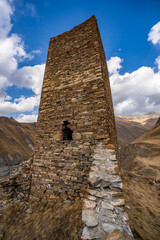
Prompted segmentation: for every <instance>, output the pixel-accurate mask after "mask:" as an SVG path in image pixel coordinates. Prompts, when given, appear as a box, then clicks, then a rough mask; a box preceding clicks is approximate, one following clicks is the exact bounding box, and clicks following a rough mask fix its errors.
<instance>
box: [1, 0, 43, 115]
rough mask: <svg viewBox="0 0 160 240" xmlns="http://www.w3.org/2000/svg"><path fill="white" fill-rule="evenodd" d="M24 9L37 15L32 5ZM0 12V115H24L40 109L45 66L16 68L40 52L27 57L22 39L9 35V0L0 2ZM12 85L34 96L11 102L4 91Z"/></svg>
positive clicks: (10, 4) (12, 11) (11, 9)
mask: <svg viewBox="0 0 160 240" xmlns="http://www.w3.org/2000/svg"><path fill="white" fill-rule="evenodd" d="M26 6H27V9H28V10H29V11H30V12H31V15H32V16H33V15H34V16H35V15H36V14H37V13H36V9H35V6H34V5H33V4H28V5H26ZM0 12H1V14H0V115H1V116H3V115H8V114H12V113H17V112H18V113H20V114H23V113H25V112H30V111H33V110H34V108H35V107H37V106H38V105H39V99H40V91H41V85H42V80H43V74H44V67H45V65H44V64H39V65H35V66H24V67H22V68H18V65H19V62H22V61H24V60H25V59H32V58H33V54H38V53H40V50H38V49H37V50H33V51H32V52H31V53H27V52H26V51H25V45H24V42H23V40H22V38H21V37H20V36H19V35H18V34H15V33H12V34H11V29H12V26H13V25H12V23H11V18H12V15H13V13H14V8H13V6H12V1H11V0H0ZM13 85H16V86H18V87H19V88H28V89H32V91H33V92H34V93H35V94H36V95H35V96H33V97H24V96H22V97H21V98H19V99H12V97H11V96H8V95H7V87H11V86H13ZM20 116H21V117H20V119H25V118H27V117H25V115H24V114H23V117H22V115H20ZM26 116H29V115H26Z"/></svg>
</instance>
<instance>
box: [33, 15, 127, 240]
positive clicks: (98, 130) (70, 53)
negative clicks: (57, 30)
mask: <svg viewBox="0 0 160 240" xmlns="http://www.w3.org/2000/svg"><path fill="white" fill-rule="evenodd" d="M116 151H117V139H116V130H115V119H114V111H113V105H112V97H111V90H110V84H109V77H108V70H107V65H106V57H105V53H104V49H103V45H102V42H101V37H100V34H99V30H98V26H97V21H96V18H95V17H94V16H92V17H91V18H90V19H88V20H87V21H85V22H84V23H82V24H80V25H78V26H76V27H74V28H73V29H72V30H70V31H68V32H65V33H63V34H61V35H59V36H57V37H54V38H51V39H50V44H49V50H48V56H47V62H46V68H45V74H44V81H43V88H42V94H41V102H40V108H39V115H38V124H37V136H36V144H35V156H34V161H33V175H32V187H31V197H32V198H33V199H37V200H38V199H40V200H43V201H44V202H50V201H51V202H54V201H64V202H65V201H75V200H78V199H81V198H83V199H86V200H85V203H84V210H83V212H82V218H83V221H84V222H85V224H86V228H85V229H84V233H83V237H82V238H83V239H93V238H94V236H96V235H95V234H100V235H101V237H102V236H104V234H106V233H109V232H111V230H114V229H115V228H119V229H120V228H121V229H124V230H125V231H126V232H128V233H129V234H130V230H129V227H128V225H127V224H126V223H125V221H124V219H123V218H125V215H124V214H125V213H124V212H123V208H122V206H123V205H124V200H123V199H121V195H122V192H121V188H122V184H121V179H120V177H119V174H118V172H117V170H118V164H117V160H116ZM116 208H117V211H119V212H118V213H116ZM96 209H98V210H96ZM105 211H106V215H103V213H104V212H105ZM107 211H109V213H107ZM120 214H121V217H119V215H120ZM90 216H91V217H92V222H90V220H89V219H90ZM108 216H109V220H108ZM115 216H117V223H116V224H115V221H114V220H113V218H115ZM90 228H92V231H91V229H90ZM93 228H94V229H93ZM87 234H88V235H87ZM100 239H101V238H100Z"/></svg>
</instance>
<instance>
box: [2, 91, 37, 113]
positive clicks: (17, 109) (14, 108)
mask: <svg viewBox="0 0 160 240" xmlns="http://www.w3.org/2000/svg"><path fill="white" fill-rule="evenodd" d="M5 100H7V99H4V98H3V99H2V98H1V99H0V116H4V115H8V114H11V113H23V112H30V111H33V110H34V108H35V107H38V106H39V100H40V96H39V95H37V96H33V97H28V98H26V97H24V96H21V97H20V98H18V99H15V100H14V102H10V101H5Z"/></svg>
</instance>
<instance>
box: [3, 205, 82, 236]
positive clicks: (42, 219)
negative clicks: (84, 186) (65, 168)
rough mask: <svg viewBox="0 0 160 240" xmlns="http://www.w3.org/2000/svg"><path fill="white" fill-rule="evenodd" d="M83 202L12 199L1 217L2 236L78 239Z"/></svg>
mask: <svg viewBox="0 0 160 240" xmlns="http://www.w3.org/2000/svg"><path fill="white" fill-rule="evenodd" d="M81 212H82V203H81V202H76V203H74V204H71V203H65V204H64V203H63V204H62V203H56V204H52V205H43V204H41V203H39V204H38V203H36V204H35V203H34V205H33V204H30V205H29V204H26V203H21V204H19V203H12V204H10V205H9V206H8V208H7V209H6V210H4V211H3V213H2V217H1V223H2V233H3V236H2V238H1V239H2V240H19V239H22V240H78V239H80V231H81V229H82V226H83V225H82V220H81Z"/></svg>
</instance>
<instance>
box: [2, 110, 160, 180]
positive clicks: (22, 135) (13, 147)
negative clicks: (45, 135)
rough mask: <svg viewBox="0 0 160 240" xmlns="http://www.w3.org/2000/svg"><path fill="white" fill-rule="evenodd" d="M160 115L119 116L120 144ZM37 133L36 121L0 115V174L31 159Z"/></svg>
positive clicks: (146, 127)
mask: <svg viewBox="0 0 160 240" xmlns="http://www.w3.org/2000/svg"><path fill="white" fill-rule="evenodd" d="M159 116H160V113H158V112H153V113H149V114H143V115H129V116H117V117H116V125H117V133H118V141H119V146H120V147H122V146H125V145H126V144H128V143H130V142H132V141H134V140H135V139H136V138H138V137H139V136H140V135H142V134H143V133H144V132H146V131H147V130H148V129H150V128H151V127H152V126H153V125H154V124H155V123H156V121H157V119H158V117H159ZM35 135H36V123H20V122H17V121H16V120H14V119H13V118H7V117H0V176H2V175H6V174H8V173H9V172H10V171H11V170H12V167H13V166H15V165H17V164H19V163H20V162H22V161H23V160H27V159H29V157H30V155H31V153H32V152H33V145H34V140H35Z"/></svg>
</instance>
